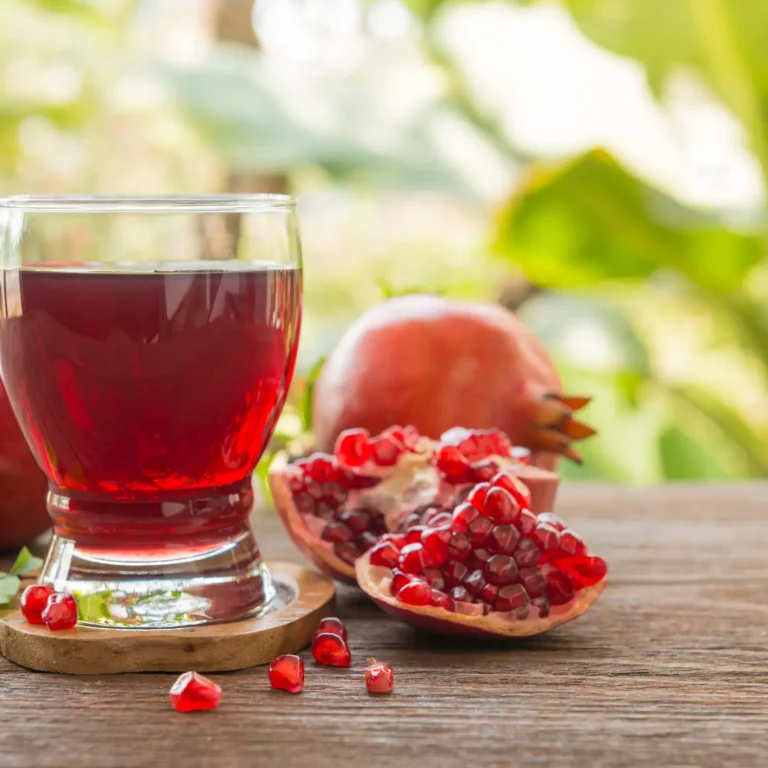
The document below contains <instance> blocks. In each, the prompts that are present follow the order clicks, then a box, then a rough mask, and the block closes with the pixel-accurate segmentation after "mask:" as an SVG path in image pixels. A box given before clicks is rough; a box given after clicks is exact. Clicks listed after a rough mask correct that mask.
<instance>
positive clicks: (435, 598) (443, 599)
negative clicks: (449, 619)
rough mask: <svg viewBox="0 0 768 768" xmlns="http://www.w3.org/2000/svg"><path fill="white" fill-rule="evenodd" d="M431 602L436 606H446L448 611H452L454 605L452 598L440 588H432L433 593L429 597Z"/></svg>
mask: <svg viewBox="0 0 768 768" xmlns="http://www.w3.org/2000/svg"><path fill="white" fill-rule="evenodd" d="M429 604H430V605H432V606H434V607H435V608H445V610H446V611H450V610H451V608H452V606H453V603H452V602H451V598H450V597H448V595H446V594H445V592H442V591H440V590H439V589H433V590H432V595H431V596H430V598H429Z"/></svg>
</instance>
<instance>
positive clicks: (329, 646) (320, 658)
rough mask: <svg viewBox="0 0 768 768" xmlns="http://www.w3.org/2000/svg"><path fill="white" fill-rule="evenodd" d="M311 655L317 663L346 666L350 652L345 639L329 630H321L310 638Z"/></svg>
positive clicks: (349, 658) (348, 663)
mask: <svg viewBox="0 0 768 768" xmlns="http://www.w3.org/2000/svg"><path fill="white" fill-rule="evenodd" d="M312 656H314V658H315V661H316V662H317V663H318V664H326V665H327V666H329V667H348V666H349V665H350V663H351V661H352V654H351V653H350V651H349V646H348V645H347V643H346V641H345V640H344V639H343V638H342V637H340V636H339V635H336V634H332V633H331V632H321V633H320V634H319V635H315V637H314V639H313V640H312Z"/></svg>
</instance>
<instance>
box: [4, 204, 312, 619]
mask: <svg viewBox="0 0 768 768" xmlns="http://www.w3.org/2000/svg"><path fill="white" fill-rule="evenodd" d="M0 268H1V274H2V292H1V295H2V307H0V373H1V374H2V379H3V383H4V384H5V387H6V389H7V390H8V397H9V399H10V402H11V405H12V407H13V410H14V412H15V414H16V417H17V419H18V421H19V424H20V426H21V429H22V431H23V432H24V436H25V438H26V440H27V442H28V444H29V447H30V449H31V450H32V453H33V455H34V457H35V459H36V460H37V462H38V464H39V465H40V467H41V468H42V470H43V472H45V474H46V476H47V478H48V482H49V492H48V497H47V504H48V511H49V513H50V515H51V518H52V520H53V539H52V543H51V545H50V549H49V552H48V556H47V558H46V560H45V564H44V566H43V570H42V576H41V581H42V582H43V583H45V584H49V585H51V586H52V587H53V588H55V589H56V590H61V591H67V592H71V593H72V594H74V595H75V596H76V597H77V599H78V606H79V613H80V622H81V623H82V624H86V625H96V626H115V627H126V628H128V627H131V628H133V627H135V628H166V627H168V628H173V627H181V626H189V625H195V624H206V623H210V622H215V621H225V620H232V619H237V618H241V617H245V616H252V615H254V614H258V613H259V612H263V611H266V610H269V608H270V606H273V605H274V600H275V587H274V584H273V582H272V579H271V577H270V574H269V571H268V569H267V568H266V567H265V565H264V563H263V562H262V560H261V557H260V554H259V549H258V546H257V544H256V541H255V539H254V536H253V533H252V531H251V527H250V524H249V521H248V518H249V513H250V512H251V509H252V507H253V502H254V490H253V484H252V476H253V470H254V468H255V466H256V464H257V462H258V460H259V458H260V456H261V454H262V452H263V450H264V448H265V446H266V444H267V442H268V440H269V438H270V436H271V434H272V431H273V429H274V427H275V422H276V421H277V418H278V416H279V415H280V411H281V409H282V407H283V403H284V401H285V397H286V393H287V390H288V386H289V384H290V380H291V376H292V374H293V368H294V362H295V359H296V347H297V343H298V338H299V328H300V324H301V248H300V242H299V233H298V225H297V221H296V216H295V210H294V201H293V200H292V199H291V198H290V197H287V196H284V195H227V196H211V197H185V198H182V197H167V198H118V197H58V198H56V197H26V196H25V197H20V196H19V197H6V198H0Z"/></svg>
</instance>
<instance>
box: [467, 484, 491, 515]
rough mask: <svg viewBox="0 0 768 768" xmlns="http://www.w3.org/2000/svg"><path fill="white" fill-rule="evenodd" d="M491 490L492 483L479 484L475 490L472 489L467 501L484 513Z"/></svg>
mask: <svg viewBox="0 0 768 768" xmlns="http://www.w3.org/2000/svg"><path fill="white" fill-rule="evenodd" d="M490 488H491V484H490V483H478V484H477V485H476V486H475V487H474V488H472V490H470V492H469V494H468V495H467V498H466V501H467V502H469V503H470V504H471V505H472V506H473V507H476V508H477V509H479V510H480V511H481V512H482V511H483V509H484V505H485V495H486V494H487V493H488V491H489V490H490Z"/></svg>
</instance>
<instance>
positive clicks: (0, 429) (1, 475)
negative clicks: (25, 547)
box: [0, 385, 51, 549]
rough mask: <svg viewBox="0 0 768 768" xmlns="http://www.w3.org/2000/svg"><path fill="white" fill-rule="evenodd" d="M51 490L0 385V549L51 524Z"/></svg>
mask: <svg viewBox="0 0 768 768" xmlns="http://www.w3.org/2000/svg"><path fill="white" fill-rule="evenodd" d="M47 490H48V483H47V482H46V480H45V477H44V475H43V473H42V472H41V471H40V469H39V467H38V466H37V464H36V463H35V460H34V459H33V458H32V454H31V453H30V451H29V448H28V447H27V444H26V442H25V440H24V437H23V436H22V434H21V430H20V429H19V425H18V424H17V423H16V417H15V416H14V413H13V411H12V410H11V406H10V403H9V402H8V397H7V395H6V394H5V389H4V388H3V387H2V385H0V549H5V548H7V547H20V546H21V545H22V544H27V543H29V541H30V540H31V539H33V538H34V537H35V536H37V535H39V534H41V533H42V532H43V531H45V530H46V528H48V527H49V526H50V524H51V521H50V518H49V517H48V512H47V511H46V507H45V495H46V492H47Z"/></svg>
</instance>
